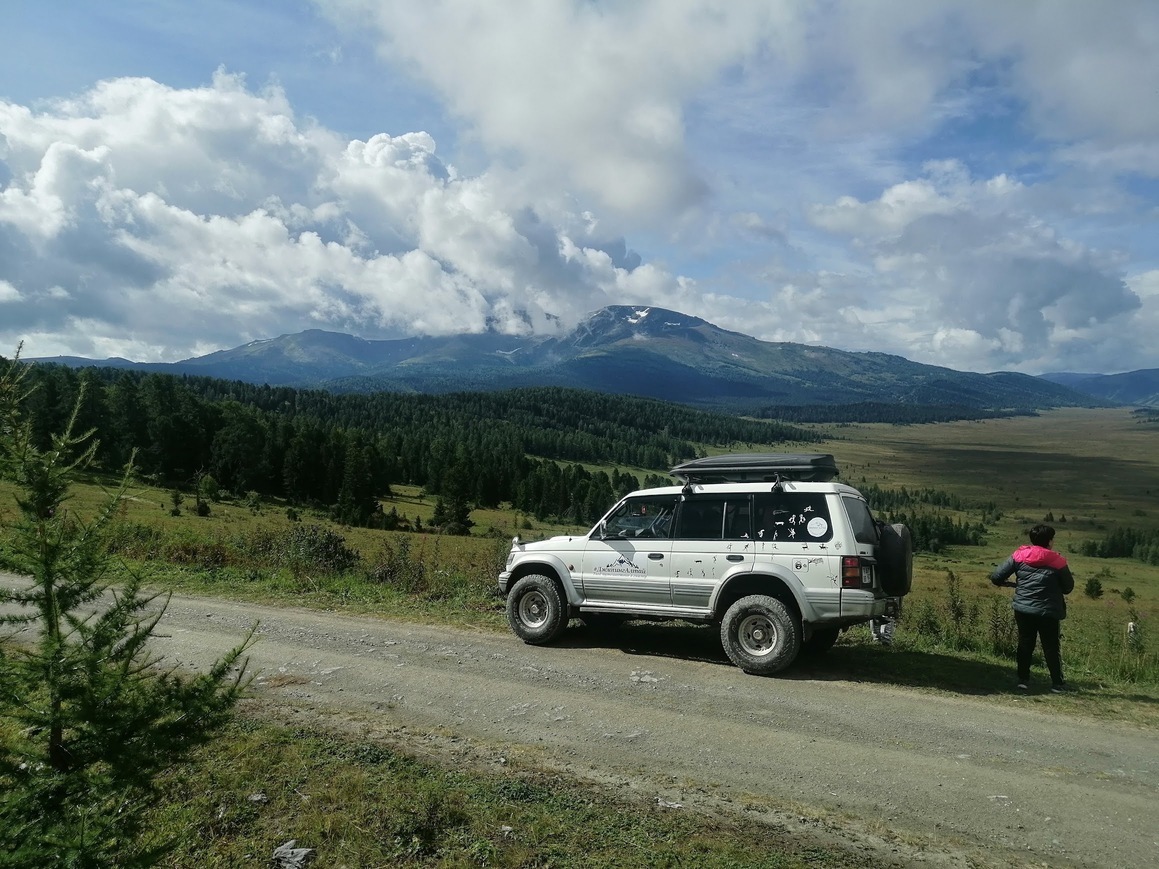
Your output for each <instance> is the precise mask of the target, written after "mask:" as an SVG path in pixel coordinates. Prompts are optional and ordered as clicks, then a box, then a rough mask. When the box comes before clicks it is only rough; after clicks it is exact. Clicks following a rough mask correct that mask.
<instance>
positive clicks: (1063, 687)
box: [1050, 682, 1074, 694]
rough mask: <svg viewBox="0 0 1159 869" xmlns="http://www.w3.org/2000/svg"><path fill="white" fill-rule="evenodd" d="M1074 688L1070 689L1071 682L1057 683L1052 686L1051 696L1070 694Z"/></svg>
mask: <svg viewBox="0 0 1159 869" xmlns="http://www.w3.org/2000/svg"><path fill="white" fill-rule="evenodd" d="M1073 690H1074V688H1072V687H1070V683H1069V682H1056V683H1055V684H1054V685H1051V686H1050V693H1051V694H1069V693H1070V692H1071V691H1073Z"/></svg>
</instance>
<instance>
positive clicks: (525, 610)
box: [507, 573, 568, 646]
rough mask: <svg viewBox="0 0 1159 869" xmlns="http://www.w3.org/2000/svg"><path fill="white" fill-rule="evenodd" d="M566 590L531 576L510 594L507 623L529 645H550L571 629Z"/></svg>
mask: <svg viewBox="0 0 1159 869" xmlns="http://www.w3.org/2000/svg"><path fill="white" fill-rule="evenodd" d="M567 621H568V617H567V608H566V607H565V606H564V605H563V590H562V589H561V588H560V587H559V583H557V582H556V581H555V580H554V579H551V578H550V577H546V576H543V575H541V574H538V573H531V574H528V575H527V576H525V577H523V578H522V579H520V580H519V581H518V582H516V583H515V585H513V586H512V587H511V591H509V592H508V593H507V623H508V624H509V625H511V630H513V631H514V632H515V636H517V637H519V639H521V640H523V642H525V643H531V644H532V645H535V646H541V645H544V644H545V643H550V642H551V641H552V640H554V639H556V638H557V637H558V636H559V635H560V634H562V633H563V630H564V628H566V627H567Z"/></svg>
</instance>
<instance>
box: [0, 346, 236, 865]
mask: <svg viewBox="0 0 1159 869" xmlns="http://www.w3.org/2000/svg"><path fill="white" fill-rule="evenodd" d="M0 366H3V370H0V476H3V477H5V478H9V479H11V480H13V481H14V482H15V483H16V487H17V489H18V492H19V494H18V495H17V498H16V501H17V505H18V507H19V518H18V520H17V522H16V523H15V525H14V527H13V528H12V529H10V531H9V534H8V538H9V541H8V542H9V544H10V548H9V552H8V554H9V558H10V562H11V566H13V567H14V568H15V569H16V570H17V571H19V572H20V573H23V574H25V575H27V576H29V577H30V581H29V582H28V583H27V584H25V585H23V586H18V587H16V588H8V589H0V603H3V604H7V605H9V606H8V609H9V611H8V612H6V613H5V614H4V615H0V624H2V625H5V626H7V627H8V628H9V629H13V628H14V629H16V633H13V634H11V635H9V636H4V637H2V638H0V734H3V735H4V738H3V741H0V866H11V867H17V866H19V867H25V866H37V867H63V866H70V867H71V866H76V867H92V869H97V867H113V866H117V867H130V866H149V865H154V864H155V863H156V862H157V861H158V860H159V859H160V857H161V856H163V854H164V852H165V850H166V843H163V842H157V841H155V840H153V839H152V838H151V837H150V836H149V834H148V833H147V831H146V830H145V829H144V828H143V818H144V811H145V809H146V808H148V807H149V806H150V805H151V803H152V801H153V797H154V784H155V781H156V779H157V777H158V776H159V775H160V773H162V772H163V771H165V770H166V769H168V768H169V767H171V766H172V765H173V764H174V763H175V762H177V761H179V760H181V759H182V758H183V757H184V756H185V755H186V754H187V753H188V752H189V751H190V750H191V749H192V748H194V747H195V746H197V745H200V744H202V743H205V742H206V741H208V740H209V739H211V738H212V737H213V735H214V733H215V732H217V731H218V730H219V729H220V727H221V726H222V725H223V724H224V723H225V722H226V721H227V720H228V718H229V716H230V714H231V712H232V709H233V706H234V704H235V703H236V702H237V700H238V698H239V697H240V696H241V693H242V691H243V690H244V685H245V679H244V671H245V664H244V662H243V661H242V656H243V655H244V652H245V649H246V648H247V647H248V645H249V642H250V640H248V639H247V640H246V641H245V642H244V643H242V644H241V645H240V646H238V647H237V648H235V649H234V650H232V651H231V652H229V653H228V654H227V655H226V656H225V657H223V658H222V659H221V660H219V661H218V662H217V663H216V664H215V665H214V666H213V667H212V668H211V669H210V671H209V672H208V673H205V674H201V675H192V676H185V675H182V674H178V673H177V672H176V671H175V670H172V669H169V670H162V669H160V668H159V667H158V666H157V665H158V663H159V661H158V659H156V658H155V657H153V656H151V655H150V654H149V652H148V650H147V648H146V644H147V642H148V640H149V638H150V637H151V636H152V635H153V631H154V629H155V627H156V625H157V623H158V621H159V620H160V618H161V615H162V613H163V612H164V604H163V603H161V604H157V602H156V596H154V595H150V594H147V593H145V592H143V590H142V589H141V587H140V583H139V581H138V579H137V578H135V577H130V579H129V580H128V581H127V582H126V583H124V585H123V586H122V587H120V588H118V589H115V590H110V589H109V588H108V587H107V586H106V584H105V583H104V582H103V578H104V576H105V575H106V572H107V569H108V567H109V555H108V553H107V550H106V548H105V546H104V534H105V531H106V529H107V528H108V526H109V525H110V523H112V522H113V521H115V519H116V515H117V506H118V504H119V503H120V501H121V498H122V496H123V493H124V491H125V485H126V484H127V481H128V476H127V475H126V477H125V478H124V480H123V481H122V485H121V487H120V488H119V489H118V490H117V491H116V492H114V493H112V494H111V495H110V496H109V498H108V499H107V502H106V504H105V507H104V509H103V510H102V511H101V512H100V513H99V515H98V516H97V517H96V518H94V519H91V520H85V519H82V518H81V517H79V516H76V515H73V514H72V513H71V512H70V511H69V510H68V509H66V506H65V504H66V501H67V499H68V495H69V488H70V485H71V481H72V479H73V476H74V475H75V474H76V473H77V472H78V471H80V470H82V469H83V468H85V467H86V466H87V465H88V464H89V463H90V462H91V460H92V459H93V456H94V455H95V454H96V450H97V445H96V444H95V442H92V439H91V437H90V436H89V435H90V433H77V432H75V431H74V429H75V424H76V414H75V413H74V414H73V415H72V417H71V418H70V419H69V420H68V421H67V422H66V424H65V425H64V427H63V432H62V433H60V434H56V435H53V436H52V437H51V442H50V444H49V446H48V447H47V448H43V447H41V446H38V445H37V443H36V442H35V440H34V438H35V428H34V427H33V425H32V424H31V421H30V420H29V419H28V418H26V417H25V416H24V414H23V413H22V411H21V408H22V406H24V400H25V398H26V397H27V395H26V391H25V388H24V386H23V383H24V377H25V374H26V372H27V370H28V369H27V368H26V367H25V366H23V365H21V364H20V361H19V352H18V353H17V357H16V359H15V360H14V361H13V362H12V363H5V362H4V361H3V360H0ZM78 406H79V403H78ZM13 609H15V610H16V611H15V612H11V610H13ZM23 628H30V629H31V630H29V631H27V632H25V633H21V629H23ZM251 637H252V634H251Z"/></svg>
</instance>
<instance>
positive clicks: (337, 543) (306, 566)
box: [242, 525, 361, 576]
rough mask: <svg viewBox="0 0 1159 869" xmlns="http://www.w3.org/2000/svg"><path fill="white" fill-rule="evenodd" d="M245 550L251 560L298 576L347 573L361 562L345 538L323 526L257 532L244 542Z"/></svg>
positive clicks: (296, 526) (304, 526)
mask: <svg viewBox="0 0 1159 869" xmlns="http://www.w3.org/2000/svg"><path fill="white" fill-rule="evenodd" d="M242 548H243V549H244V551H245V553H246V555H247V556H248V557H249V558H251V559H253V560H255V561H257V562H259V563H263V562H264V563H266V564H270V563H272V564H275V565H277V566H278V567H285V568H288V569H289V570H290V571H291V572H292V573H293V574H294V575H295V576H300V575H301V574H303V573H328V574H335V573H344V572H346V571H348V570H351V569H352V568H354V567H355V566H356V565H357V564H358V562H359V560H360V559H361V556H360V555H359V554H358V552H356V551H355V550H354V549H351V548H350V547H349V546H348V545H347V544H346V538H345V537H343V536H342V535H341V534H339V533H338V532H337V531H331V530H330V529H329V528H323V527H321V526H320V525H295V526H293V527H291V528H286V529H281V530H269V529H262V530H259V531H254V532H252V533H251V534H250V535H248V536H247V537H246V538H245V539H244V540H243V542H242Z"/></svg>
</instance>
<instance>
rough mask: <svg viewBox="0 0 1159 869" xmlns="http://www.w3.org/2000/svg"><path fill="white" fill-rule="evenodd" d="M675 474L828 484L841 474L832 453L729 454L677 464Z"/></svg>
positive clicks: (693, 478)
mask: <svg viewBox="0 0 1159 869" xmlns="http://www.w3.org/2000/svg"><path fill="white" fill-rule="evenodd" d="M670 473H671V474H672V476H674V477H676V479H678V480H680V481H681V482H683V483H685V484H692V483H764V482H768V483H776V482H781V481H789V480H792V481H794V482H799V483H826V482H828V481H829V480H832V479H833V478H834V477H836V476H837V474H838V471H837V462H836V460H835V459H834V458H833V456H831V455H829V454H828V453H725V454H724V455H720V456H708V457H706V458H703V459H693V460H692V461H690V462H684V463H682V464H679V465H677V466H676V467H674V468H673V469H672V470H671V472H670Z"/></svg>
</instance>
